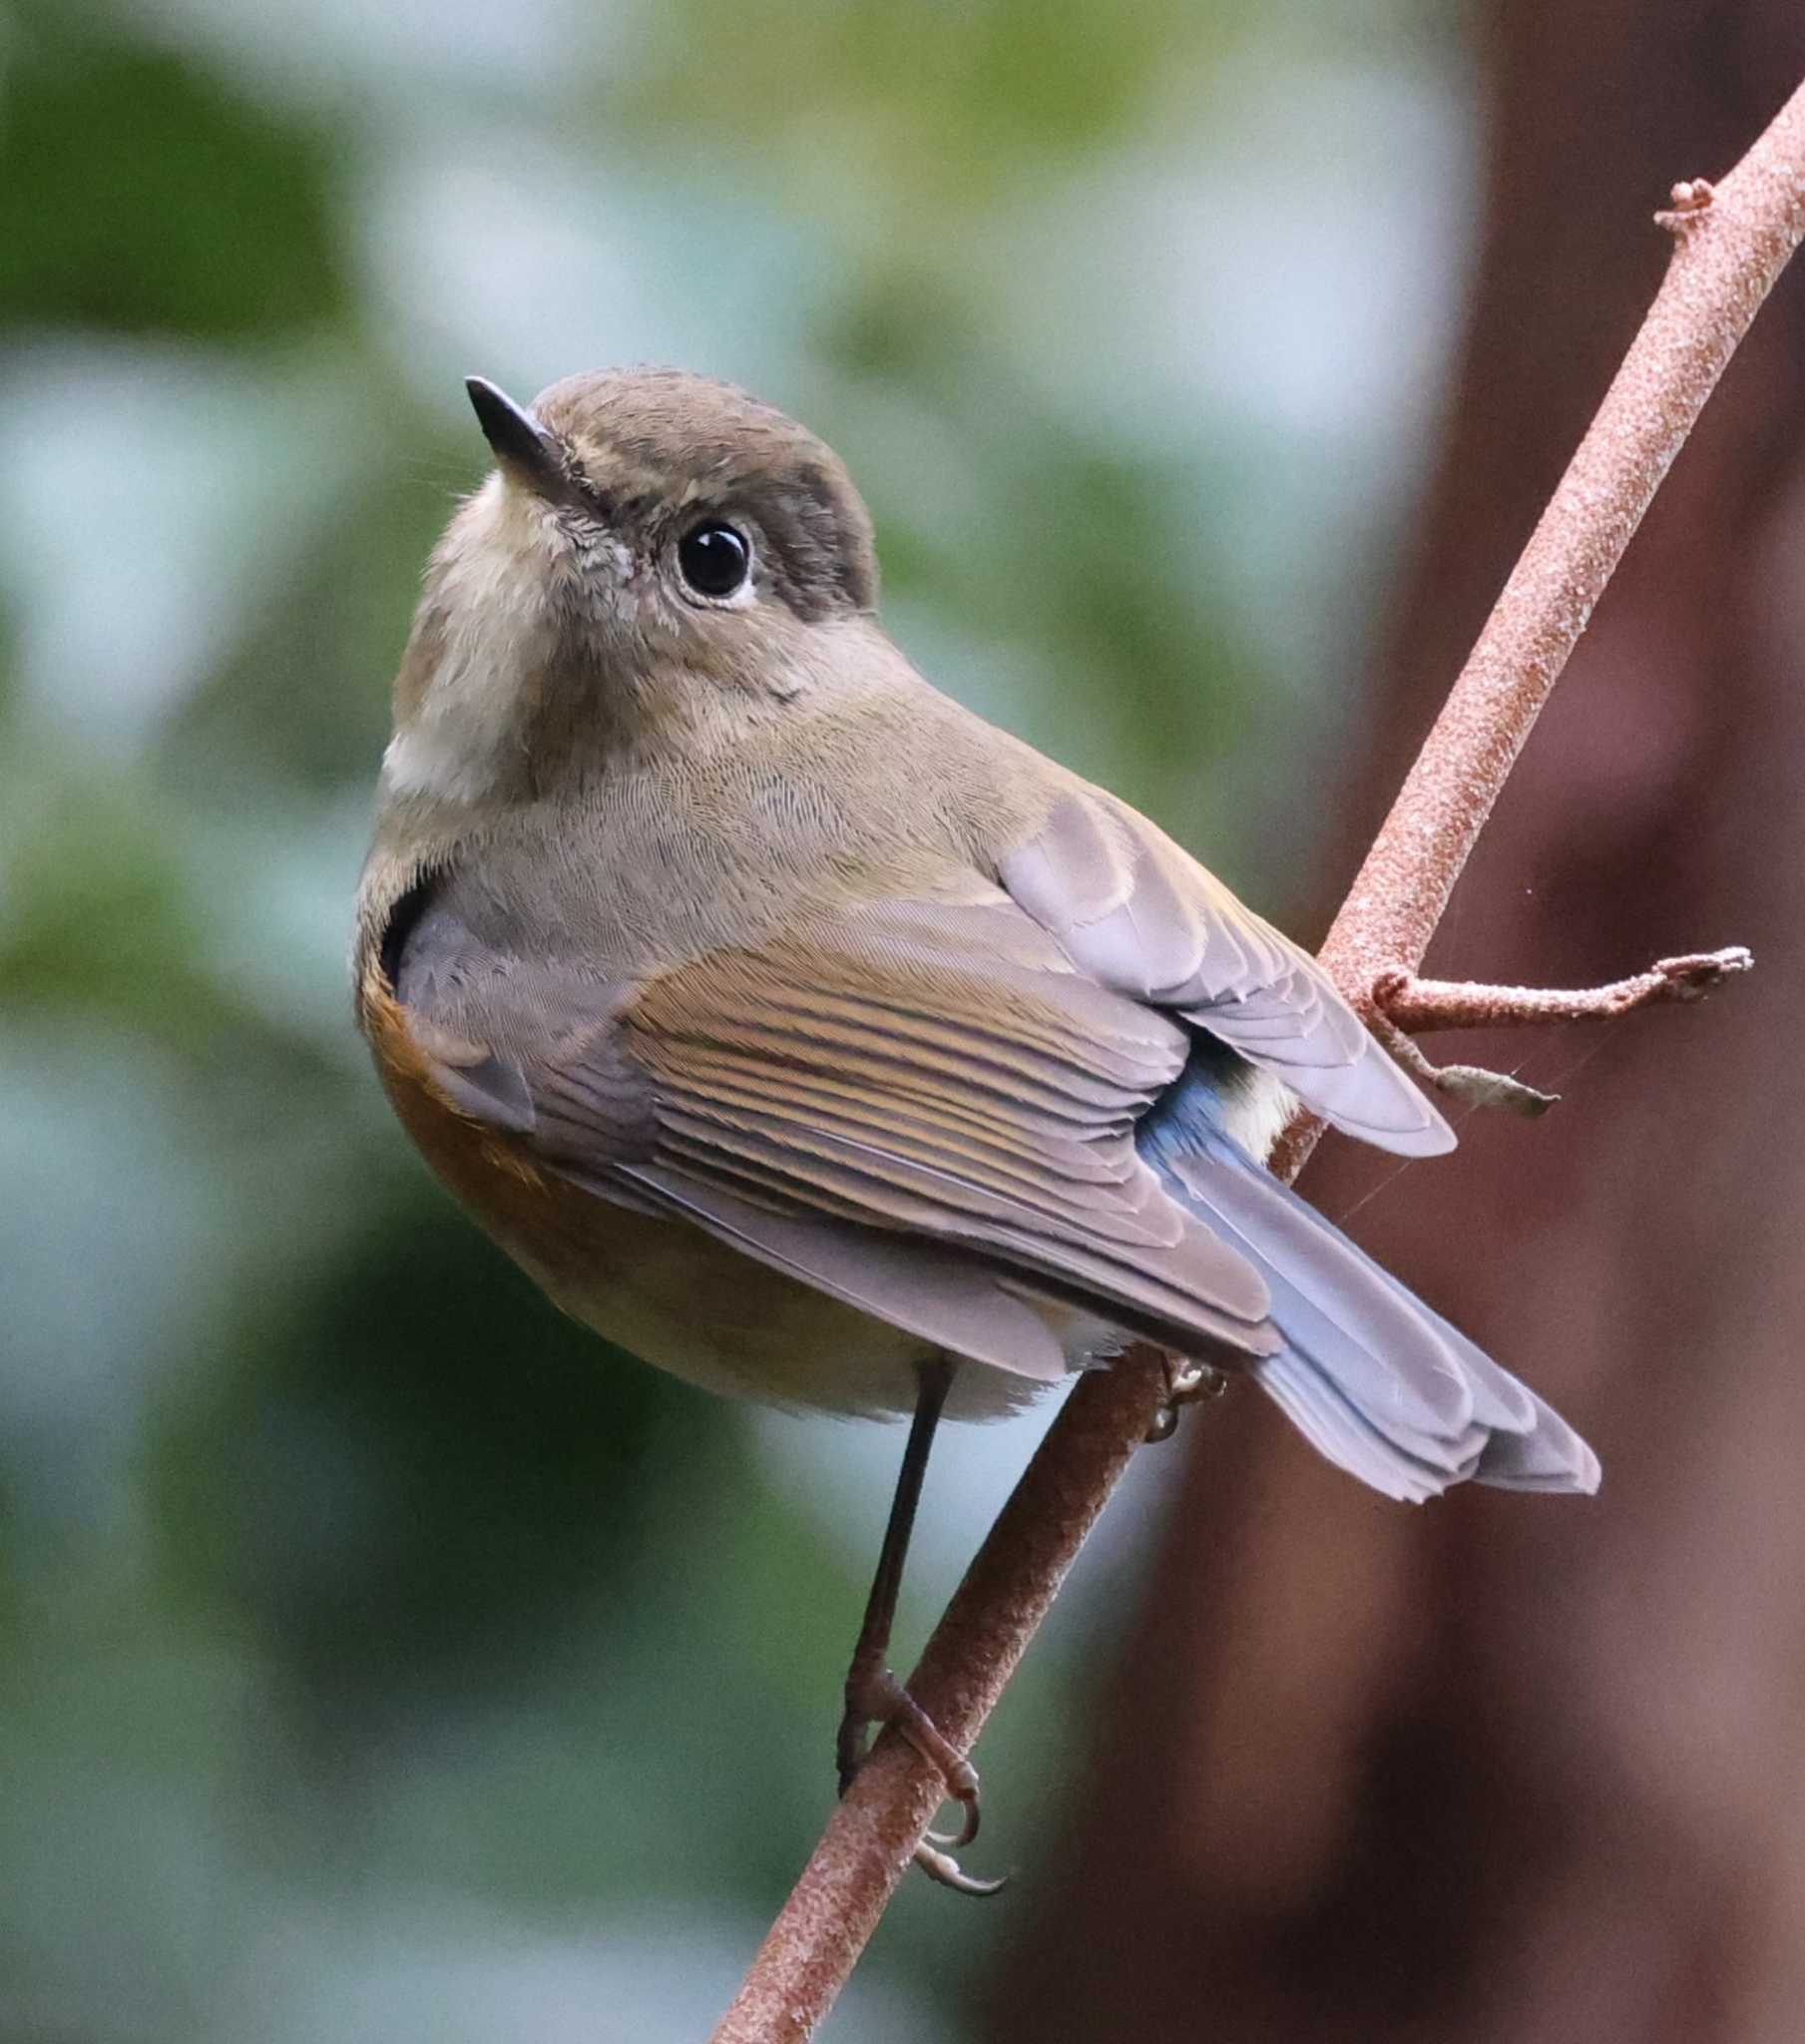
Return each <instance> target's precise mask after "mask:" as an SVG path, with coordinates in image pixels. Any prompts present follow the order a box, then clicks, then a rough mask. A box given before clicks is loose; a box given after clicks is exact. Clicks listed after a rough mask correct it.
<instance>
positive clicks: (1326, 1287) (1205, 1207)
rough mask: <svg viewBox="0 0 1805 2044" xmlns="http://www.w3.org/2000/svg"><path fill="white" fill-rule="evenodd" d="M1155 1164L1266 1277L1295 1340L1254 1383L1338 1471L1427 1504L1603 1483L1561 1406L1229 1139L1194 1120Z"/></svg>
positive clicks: (1289, 1338) (1261, 1365) (1278, 1316)
mask: <svg viewBox="0 0 1805 2044" xmlns="http://www.w3.org/2000/svg"><path fill="white" fill-rule="evenodd" d="M1149 1162H1152V1163H1154V1164H1155V1165H1156V1167H1157V1168H1158V1169H1159V1170H1160V1171H1161V1172H1162V1173H1163V1175H1164V1176H1165V1177H1166V1179H1167V1181H1168V1183H1170V1184H1171V1185H1172V1189H1173V1192H1174V1194H1175V1195H1176V1196H1177V1197H1178V1198H1180V1199H1182V1200H1183V1201H1184V1202H1185V1204H1186V1205H1187V1206H1189V1207H1190V1208H1191V1209H1192V1210H1193V1211H1194V1212H1195V1213H1197V1214H1198V1215H1199V1216H1200V1217H1201V1218H1202V1219H1204V1220H1205V1221H1207V1222H1208V1224H1209V1226H1210V1227H1211V1229H1213V1230H1214V1231H1215V1232H1216V1233H1217V1234H1219V1235H1220V1236H1221V1238H1222V1239H1223V1240H1224V1241H1225V1242H1227V1243H1228V1244H1230V1245H1231V1246H1232V1247H1233V1248H1234V1249H1236V1250H1238V1251H1240V1252H1241V1254H1242V1255H1243V1256H1245V1257H1246V1258H1247V1259H1248V1261H1249V1262H1250V1263H1252V1264H1253V1265H1254V1266H1255V1267H1256V1268H1257V1269H1258V1271H1259V1273H1260V1275H1261V1277H1263V1278H1265V1280H1266V1282H1267V1284H1268V1286H1269V1287H1270V1289H1271V1293H1272V1322H1273V1324H1274V1325H1275V1326H1276V1327H1277V1329H1278V1331H1279V1332H1280V1334H1282V1335H1283V1336H1284V1343H1285V1345H1284V1347H1283V1348H1282V1349H1281V1350H1280V1351H1279V1352H1278V1353H1277V1354H1276V1355H1272V1356H1267V1357H1265V1358H1264V1359H1263V1360H1261V1361H1260V1362H1258V1363H1256V1364H1254V1365H1253V1369H1252V1374H1253V1375H1254V1376H1255V1377H1256V1378H1257V1379H1258V1381H1259V1383H1260V1385H1261V1387H1262V1388H1263V1389H1264V1390H1265V1391H1266V1392H1267V1393H1268V1395H1269V1396H1271V1397H1272V1398H1274V1399H1276V1400H1277V1402H1278V1403H1279V1405H1281V1406H1282V1407H1283V1408H1284V1410H1285V1412H1286V1413H1287V1414H1288V1415H1289V1417H1290V1418H1291V1420H1292V1421H1293V1422H1294V1424H1295V1425H1296V1426H1297V1427H1298V1428H1299V1429H1300V1430H1301V1431H1302V1432H1303V1433H1304V1435H1305V1436H1306V1437H1307V1438H1308V1439H1309V1440H1310V1442H1311V1443H1312V1444H1313V1445H1314V1446H1315V1447H1316V1448H1318V1449H1319V1450H1320V1451H1321V1452H1322V1453H1323V1454H1325V1455H1326V1456H1327V1457H1328V1458H1329V1460H1330V1461H1331V1462H1336V1463H1339V1464H1340V1466H1341V1467H1342V1468H1343V1469H1347V1470H1349V1471H1351V1472H1352V1473H1353V1474H1354V1475H1355V1476H1358V1477H1359V1478H1360V1479H1361V1480H1362V1482H1365V1483H1370V1484H1371V1485H1372V1486H1373V1488H1374V1489H1375V1490H1382V1491H1384V1492H1385V1493H1386V1494H1387V1495H1388V1496H1390V1497H1396V1498H1404V1499H1408V1500H1409V1501H1410V1502H1412V1503H1418V1502H1421V1500H1423V1499H1424V1498H1429V1497H1434V1496H1436V1495H1437V1494H1438V1493H1439V1492H1441V1491H1444V1490H1446V1489H1447V1488H1448V1487H1449V1485H1450V1484H1455V1483H1460V1482H1463V1481H1465V1480H1466V1479H1467V1478H1469V1477H1471V1478H1473V1479H1474V1480H1475V1481H1476V1482H1479V1483H1493V1484H1498V1485H1500V1486H1502V1487H1503V1488H1505V1489H1508V1490H1550V1491H1593V1490H1596V1489H1597V1487H1598V1458H1597V1457H1596V1455H1594V1454H1593V1453H1592V1451H1591V1449H1590V1448H1588V1447H1587V1446H1586V1444H1585V1443H1584V1442H1583V1441H1582V1440H1581V1439H1580V1438H1579V1435H1578V1434H1577V1433H1576V1432H1575V1431H1574V1430H1573V1428H1572V1427H1571V1426H1569V1425H1568V1423H1567V1421H1566V1420H1564V1419H1563V1418H1562V1417H1561V1415H1560V1414H1559V1413H1558V1412H1556V1411H1555V1410H1554V1409H1553V1408H1552V1407H1551V1406H1549V1405H1546V1404H1544V1403H1543V1401H1542V1400H1541V1399H1540V1398H1539V1397H1537V1395H1536V1394H1535V1392H1534V1391H1532V1390H1531V1389H1530V1388H1529V1386H1528V1385H1527V1384H1522V1383H1519V1382H1518V1380H1517V1379H1516V1378H1515V1377H1514V1376H1512V1375H1511V1374H1510V1372H1509V1371H1508V1370H1504V1369H1501V1368H1500V1367H1499V1366H1498V1364H1497V1363H1495V1362H1494V1361H1493V1360H1492V1358H1491V1357H1490V1356H1489V1355H1487V1354H1485V1352H1484V1351H1483V1350H1481V1349H1479V1348H1477V1347H1475V1345H1474V1344H1473V1343H1472V1342H1471V1341H1469V1340H1468V1339H1467V1337H1466V1335H1464V1334H1463V1333H1461V1332H1460V1330H1459V1329H1458V1328H1456V1327H1452V1326H1450V1325H1449V1323H1448V1322H1447V1321H1446V1320H1445V1319H1443V1318H1442V1317H1441V1315H1440V1314H1439V1313H1436V1312H1433V1311H1432V1310H1431V1309H1430V1308H1429V1307H1428V1306H1426V1305H1425V1304H1424V1303H1423V1301H1422V1300H1421V1299H1420V1298H1418V1297H1417V1296H1416V1295H1415V1294H1414V1293H1413V1292H1411V1291H1410V1290H1409V1289H1408V1288H1407V1287H1406V1286H1405V1285H1403V1284H1401V1283H1400V1282H1399V1281H1398V1279H1397V1278H1393V1277H1392V1276H1391V1275H1390V1274H1389V1273H1388V1272H1386V1271H1384V1270H1382V1269H1381V1268H1380V1267H1379V1265H1377V1264H1375V1263H1374V1262H1373V1260H1372V1259H1371V1258H1370V1257H1369V1256H1367V1255H1366V1253H1365V1252H1364V1251H1363V1250H1361V1249H1358V1248H1357V1247H1356V1246H1355V1245H1354V1244H1353V1243H1351V1242H1350V1241H1349V1240H1348V1238H1347V1237H1346V1236H1345V1235H1343V1234H1342V1233H1341V1231H1340V1230H1339V1229H1338V1228H1336V1227H1335V1226H1334V1224H1333V1223H1332V1222H1329V1221H1326V1220H1324V1219H1323V1217H1322V1216H1321V1215H1320V1214H1318V1213H1317V1212H1316V1210H1315V1209H1314V1208H1313V1207H1311V1206H1309V1205H1307V1204H1306V1203H1305V1202H1304V1201H1302V1200H1300V1199H1299V1198H1298V1197H1297V1196H1296V1194H1294V1193H1293V1192H1291V1191H1290V1190H1289V1188H1288V1187H1285V1186H1282V1185H1280V1184H1279V1182H1278V1181H1277V1179H1275V1178H1273V1177H1272V1175H1271V1174H1270V1173H1269V1172H1267V1171H1265V1170H1264V1169H1262V1168H1261V1166H1259V1165H1258V1164H1256V1163H1255V1162H1254V1161H1253V1159H1252V1158H1251V1157H1249V1156H1248V1155H1247V1154H1246V1152H1245V1151H1243V1150H1241V1149H1240V1148H1239V1147H1238V1146H1237V1145H1236V1144H1235V1143H1234V1142H1232V1141H1231V1140H1230V1139H1229V1138H1228V1137H1226V1136H1224V1135H1223V1134H1221V1132H1220V1131H1219V1130H1217V1129H1215V1128H1214V1127H1210V1128H1208V1129H1200V1128H1198V1127H1197V1126H1196V1125H1195V1122H1194V1121H1193V1122H1192V1124H1191V1126H1190V1127H1189V1128H1187V1130H1186V1131H1185V1141H1184V1143H1183V1145H1182V1147H1181V1148H1180V1147H1179V1146H1177V1145H1169V1146H1168V1145H1166V1144H1159V1145H1158V1146H1157V1147H1156V1148H1155V1150H1154V1154H1153V1155H1152V1156H1151V1157H1150V1158H1149Z"/></svg>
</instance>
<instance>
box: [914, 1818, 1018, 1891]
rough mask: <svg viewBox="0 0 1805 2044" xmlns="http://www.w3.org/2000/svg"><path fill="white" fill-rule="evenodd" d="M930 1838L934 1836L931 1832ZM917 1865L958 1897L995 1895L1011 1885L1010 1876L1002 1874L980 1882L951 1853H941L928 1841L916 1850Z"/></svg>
mask: <svg viewBox="0 0 1805 2044" xmlns="http://www.w3.org/2000/svg"><path fill="white" fill-rule="evenodd" d="M928 1836H929V1837H932V1836H934V1833H933V1832H932V1831H930V1832H929V1833H928ZM915 1864H916V1865H917V1866H919V1867H920V1868H921V1870H922V1872H923V1873H925V1874H926V1875H927V1877H928V1878H929V1879H930V1880H932V1881H938V1882H939V1883H940V1885H941V1886H942V1887H943V1888H951V1889H952V1890H953V1892H954V1893H955V1894H957V1895H994V1894H996V1893H997V1892H998V1891H999V1890H1000V1889H1002V1888H1006V1887H1007V1886H1008V1885H1009V1875H1008V1874H1006V1873H1000V1874H998V1875H997V1877H996V1879H995V1880H980V1879H979V1877H978V1876H977V1875H976V1874H975V1873H967V1872H966V1870H965V1868H964V1867H963V1866H961V1865H960V1864H959V1862H958V1860H957V1859H955V1858H954V1857H953V1855H952V1854H951V1853H950V1852H941V1851H938V1850H936V1849H935V1847H934V1846H932V1845H930V1844H929V1843H928V1842H927V1840H926V1839H923V1841H922V1842H921V1843H920V1844H919V1845H917V1846H916V1848H915Z"/></svg>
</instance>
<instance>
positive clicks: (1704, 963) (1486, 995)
mask: <svg viewBox="0 0 1805 2044" xmlns="http://www.w3.org/2000/svg"><path fill="white" fill-rule="evenodd" d="M1754 962H1755V961H1754V959H1753V957H1752V956H1751V955H1750V954H1749V952H1748V951H1746V950H1745V949H1744V948H1743V946H1742V945H1740V944H1730V945H1728V946H1726V947H1725V948H1724V949H1723V950H1721V951H1692V952H1688V953H1687V955H1686V956H1685V957H1683V958H1663V959H1661V960H1660V961H1659V962H1658V963H1657V964H1654V965H1651V966H1649V968H1648V970H1647V971H1646V972H1638V973H1636V974H1634V975H1633V976H1632V977H1631V978H1629V979H1616V980H1612V981H1611V983H1610V984H1609V985H1608V986H1587V987H1547V986H1475V985H1473V984H1471V983H1470V982H1468V981H1466V980H1458V979H1419V978H1418V977H1417V976H1416V974H1415V973H1414V972H1392V973H1384V974H1382V975H1381V976H1380V978H1379V980H1378V981H1377V983H1376V984H1375V985H1374V987H1373V989H1372V999H1373V1004H1374V1006H1375V1007H1376V1008H1377V1009H1378V1010H1379V1012H1380V1013H1381V1014H1383V1015H1384V1016H1385V1018H1386V1019H1387V1020H1388V1021H1390V1022H1395V1023H1396V1024H1397V1026H1398V1027H1399V1028H1400V1029H1409V1030H1412V1031H1414V1032H1416V1033H1418V1034H1421V1033H1423V1032H1425V1031H1427V1030H1431V1029H1496V1028H1498V1027H1500V1026H1501V1025H1504V1024H1511V1023H1518V1022H1598V1021H1609V1020H1612V1019H1614V1018H1615V1017H1616V1016H1618V1015H1629V1014H1633V1013H1634V1012H1635V1010H1636V1009H1637V1008H1652V1007H1657V1006H1660V1005H1662V1004H1664V1003H1666V1002H1669V1001H1697V1000H1702V999H1703V998H1704V996H1705V995H1706V994H1708V993H1714V992H1715V991H1716V990H1717V988H1718V987H1720V986H1722V985H1723V983H1724V982H1725V980H1727V979H1731V978H1733V977H1734V976H1735V975H1736V974H1737V973H1740V972H1747V971H1748V970H1749V969H1750V968H1751V967H1752V966H1753V964H1754Z"/></svg>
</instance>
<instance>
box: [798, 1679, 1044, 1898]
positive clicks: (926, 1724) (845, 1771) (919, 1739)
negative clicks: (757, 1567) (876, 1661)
mask: <svg viewBox="0 0 1805 2044" xmlns="http://www.w3.org/2000/svg"><path fill="white" fill-rule="evenodd" d="M874 1725H894V1726H895V1728H896V1729H897V1731H898V1732H900V1733H901V1734H902V1736H903V1737H904V1738H905V1739H906V1740H907V1741H908V1742H909V1744H910V1745H911V1746H912V1747H913V1748H914V1749H915V1751H916V1752H917V1753H918V1754H920V1755H921V1757H922V1759H923V1760H925V1761H926V1762H927V1763H928V1765H929V1766H930V1767H932V1768H936V1769H938V1770H939V1773H940V1779H941V1782H942V1783H943V1784H944V1786H945V1789H946V1793H947V1800H948V1801H949V1802H957V1803H958V1804H959V1805H960V1806H961V1808H962V1809H963V1810H964V1812H965V1814H964V1819H963V1821H962V1822H961V1824H960V1827H959V1829H958V1831H957V1832H956V1833H954V1834H952V1835H948V1834H945V1833H942V1832H939V1831H930V1832H929V1833H928V1835H927V1837H926V1838H925V1839H923V1841H922V1842H921V1843H920V1844H919V1845H917V1846H916V1848H915V1863H916V1865H917V1866H919V1867H920V1868H921V1870H922V1872H923V1873H925V1874H927V1875H928V1877H929V1878H930V1879H931V1880H936V1881H938V1882H939V1883H940V1885H941V1886H942V1887H948V1888H953V1889H955V1890H956V1891H957V1892H958V1893H959V1894H962V1895H994V1894H995V1893H996V1892H997V1890H998V1889H999V1888H1000V1887H1002V1886H1003V1884H1004V1882H1003V1879H1002V1878H999V1879H997V1880H980V1879H979V1878H978V1877H977V1876H976V1875H975V1874H970V1873H967V1872H966V1871H965V1869H964V1868H963V1867H962V1866H961V1865H960V1864H959V1861H958V1860H957V1858H955V1857H954V1854H955V1853H957V1852H961V1851H963V1850H964V1849H965V1847H966V1846H967V1845H969V1844H970V1843H971V1842H972V1840H973V1839H974V1838H975V1837H976V1836H977V1835H978V1817H979V1794H978V1770H977V1769H976V1768H975V1767H973V1766H972V1764H971V1762H970V1761H969V1760H968V1759H967V1758H966V1757H965V1755H964V1754H962V1753H960V1752H959V1750H958V1749H957V1748H956V1747H955V1746H954V1745H953V1744H952V1742H951V1741H950V1740H949V1739H948V1738H947V1737H946V1735H945V1734H944V1733H943V1732H942V1731H941V1729H940V1727H939V1726H938V1725H936V1724H935V1723H934V1721H933V1719H932V1718H930V1717H929V1716H928V1714H927V1712H926V1711H924V1710H923V1709H922V1708H921V1706H920V1705H919V1704H918V1703H917V1702H916V1701H915V1699H914V1698H913V1697H912V1696H910V1694H909V1692H908V1690H907V1689H905V1688H904V1686H903V1685H902V1683H900V1682H899V1681H898V1680H897V1678H896V1677H895V1675H894V1674H892V1672H891V1671H890V1670H889V1669H888V1668H882V1667H879V1668H869V1669H861V1668H854V1669H853V1671H852V1673H851V1674H850V1675H849V1676H848V1677H847V1678H846V1711H845V1715H844V1716H843V1717H842V1718H841V1720H840V1732H839V1738H838V1741H837V1742H836V1752H837V1757H838V1762H839V1771H840V1793H841V1794H842V1795H844V1794H845V1792H846V1790H847V1789H849V1788H850V1787H851V1786H852V1778H853V1777H854V1776H855V1775H856V1774H857V1773H858V1771H859V1770H860V1768H862V1767H863V1766H864V1765H865V1761H866V1758H867V1757H868V1755H869V1753H870V1742H869V1739H868V1736H867V1735H868V1734H869V1733H870V1731H871V1728H872V1726H874ZM944 1847H950V1848H951V1849H950V1850H945V1849H942V1848H944Z"/></svg>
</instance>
